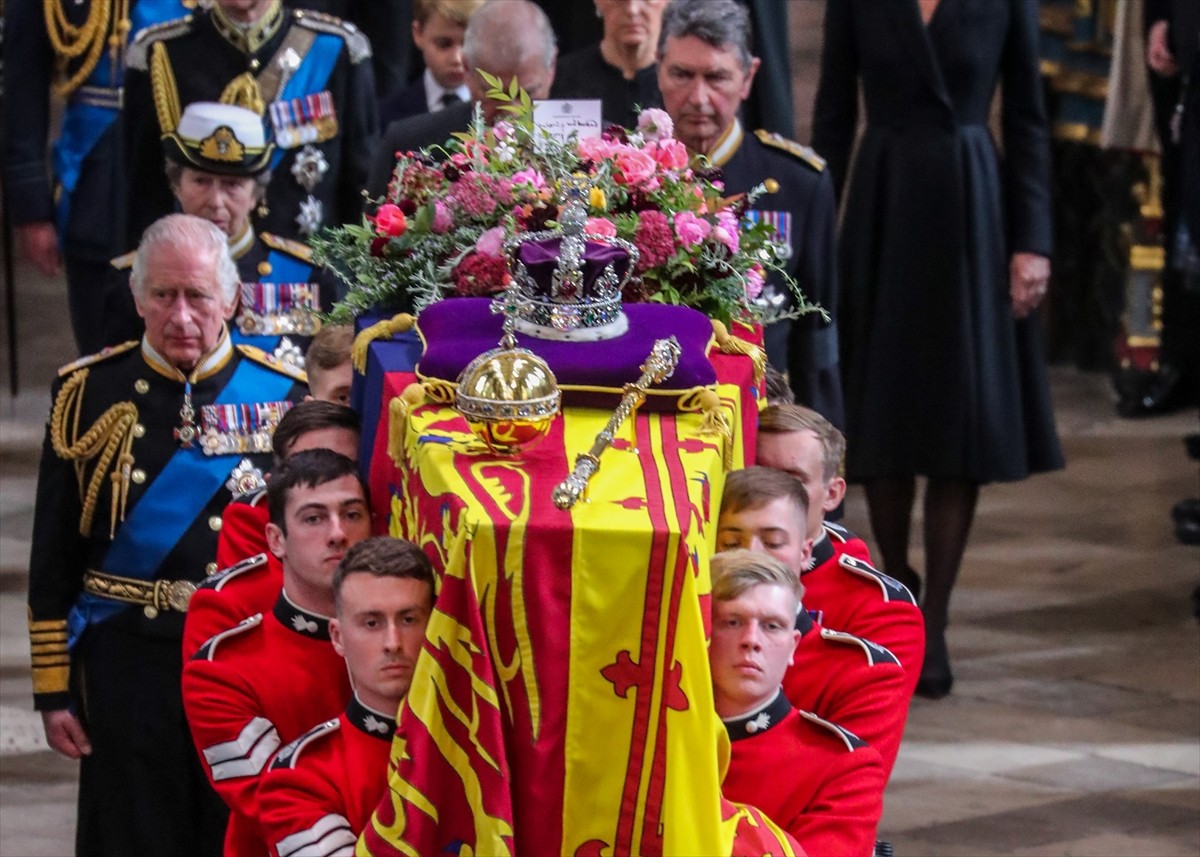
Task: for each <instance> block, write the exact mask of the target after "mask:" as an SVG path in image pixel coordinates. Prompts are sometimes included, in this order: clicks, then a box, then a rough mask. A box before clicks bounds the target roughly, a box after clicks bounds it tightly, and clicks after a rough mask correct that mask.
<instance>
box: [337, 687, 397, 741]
mask: <svg viewBox="0 0 1200 857" xmlns="http://www.w3.org/2000/svg"><path fill="white" fill-rule="evenodd" d="M346 719H347V720H349V721H350V722H351V723H353V724H354V725H355V726H356V727H357V728H358V729H359V731H360V732H366V733H367V734H368V735H370V736H371V737H373V738H380V739H382V740H384V741H391V740H392V735H393V734H394V733H395V731H396V721H395V719H393V718H392V717H389V716H388V715H386V714H384V713H382V712H380V711H376V710H375V709H374V708H368V707H367V706H365V705H364V704H363V703H362V701H361V700H360V699H359V698H358V696H357V694H356V695H354V696H352V697H350V704H349V705H347V706H346Z"/></svg>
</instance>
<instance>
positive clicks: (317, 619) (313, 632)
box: [274, 592, 329, 640]
mask: <svg viewBox="0 0 1200 857" xmlns="http://www.w3.org/2000/svg"><path fill="white" fill-rule="evenodd" d="M274 612H275V618H276V619H278V620H279V621H280V622H281V623H282V624H283V625H285V626H286V627H288V628H290V629H291V630H293V631H295V632H296V633H297V634H301V635H303V636H305V637H311V638H312V639H314V640H328V639H329V618H328V617H327V616H321V615H320V614H317V613H310V612H309V611H307V610H305V609H304V608H302V607H297V606H296V605H295V604H293V603H292V602H291V601H290V600H289V599H288V597H287V593H286V592H280V593H279V598H278V600H276V602H275V611H274Z"/></svg>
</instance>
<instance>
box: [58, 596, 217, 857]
mask: <svg viewBox="0 0 1200 857" xmlns="http://www.w3.org/2000/svg"><path fill="white" fill-rule="evenodd" d="M133 609H136V608H133ZM119 622H120V620H119V618H118V619H114V620H110V621H109V622H107V623H102V624H100V625H98V626H95V627H92V628H89V629H88V631H87V632H86V633H85V635H84V638H83V639H82V640H80V643H79V645H78V646H77V648H76V651H75V652H74V653H73V658H72V663H73V668H74V671H75V672H74V675H73V682H74V685H75V698H76V699H77V701H78V702H77V704H78V707H79V709H80V714H81V719H82V720H83V725H84V728H85V729H86V730H87V732H88V736H89V738H90V739H91V742H92V755H90V756H85V757H84V759H83V761H82V764H81V767H80V775H79V818H78V828H77V831H76V838H75V851H76V854H78V855H80V857H85V855H87V856H88V857H90V855H97V857H134V855H164V856H165V855H172V857H219V855H220V854H221V850H222V844H223V840H224V837H225V825H226V822H227V819H228V810H227V809H226V807H225V804H224V803H223V802H222V801H221V799H220V798H219V797H218V796H217V794H216V792H214V791H213V789H212V787H211V786H210V785H209V784H208V780H207V779H206V778H205V776H204V771H203V769H202V768H201V766H200V761H199V759H198V757H197V755H196V750H195V747H194V745H193V744H192V738H191V734H190V733H189V732H188V728H187V723H186V722H185V720H184V715H183V699H182V696H181V695H180V689H179V688H180V675H181V672H182V665H183V659H182V656H181V654H180V646H181V643H180V641H179V640H178V639H172V638H154V637H147V636H144V635H141V634H136V633H133V632H132V631H131V630H129V629H128V628H122V627H121V626H120V624H119Z"/></svg>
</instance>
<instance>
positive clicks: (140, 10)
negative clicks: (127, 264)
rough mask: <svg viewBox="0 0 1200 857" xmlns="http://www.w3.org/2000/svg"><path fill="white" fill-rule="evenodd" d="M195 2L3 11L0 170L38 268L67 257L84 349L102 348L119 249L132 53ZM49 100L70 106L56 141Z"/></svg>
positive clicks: (71, 3)
mask: <svg viewBox="0 0 1200 857" xmlns="http://www.w3.org/2000/svg"><path fill="white" fill-rule="evenodd" d="M195 5H196V0H8V2H7V3H4V4H3V15H4V39H3V50H4V70H5V73H6V74H5V77H6V80H7V82H8V90H9V91H8V98H7V99H6V100H5V103H4V110H3V111H2V114H3V115H2V117H0V118H2V119H3V134H2V136H0V139H2V141H3V148H2V150H0V164H3V174H4V199H5V209H6V214H7V215H8V218H9V221H10V222H11V223H12V225H13V227H14V228H15V231H16V233H17V237H18V239H19V240H18V243H19V244H20V245H21V246H22V248H23V249H24V250H25V251H26V253H27V254H28V255H29V256H30V258H31V260H32V261H34V262H35V264H37V265H38V266H39V267H43V266H44V265H46V264H49V260H48V259H46V258H45V255H46V254H48V255H49V256H52V257H55V258H57V257H58V256H59V255H60V254H61V258H62V261H63V262H64V263H65V268H66V275H67V299H68V305H69V308H70V313H71V328H72V331H73V333H74V335H75V342H76V344H77V345H78V347H79V350H80V353H83V354H90V353H92V352H94V351H96V350H98V349H99V348H100V347H101V345H102V344H103V343H102V342H101V339H100V326H99V324H98V323H97V322H98V320H99V318H100V313H101V310H102V309H103V306H104V291H103V290H102V289H101V288H99V285H100V284H101V283H103V282H104V273H105V267H106V265H107V263H108V259H109V258H111V257H112V255H113V254H114V253H118V252H120V251H121V249H122V245H123V241H122V238H123V235H122V233H121V227H120V224H121V223H122V221H123V214H124V211H123V202H124V196H123V194H121V193H118V188H120V187H121V177H120V171H119V165H120V147H119V144H118V134H117V131H118V123H117V114H118V112H119V111H120V109H121V98H122V85H123V83H124V73H125V52H126V46H127V44H128V42H129V41H130V40H131V39H132V38H133V37H134V35H135V34H136V33H137V32H138V31H139V30H140V29H142V28H144V27H147V26H150V25H152V24H156V23H159V22H161V21H165V20H168V19H171V18H177V17H179V16H180V15H184V14H186V13H187V12H188V10H189V9H190V8H191V7H193V6H195ZM51 95H54V96H55V97H56V98H61V99H63V101H64V102H65V103H64V105H63V109H62V114H61V117H62V118H61V124H60V125H59V127H58V128H57V131H56V136H54V137H53V140H52V141H51V133H52V132H51V130H50V123H51V120H52V118H53V117H54V115H55V113H54V112H53V111H52V110H51ZM51 142H52V143H53V148H52V154H51V157H50V158H49V159H47V157H46V152H47V149H50V148H51V146H50V145H49V144H50V143H51ZM39 235H40V236H41V237H40V239H38V238H36V237H35V236H39ZM35 247H40V248H41V249H40V250H38V249H35ZM43 269H44V268H43ZM44 270H45V269H44ZM47 273H49V271H47Z"/></svg>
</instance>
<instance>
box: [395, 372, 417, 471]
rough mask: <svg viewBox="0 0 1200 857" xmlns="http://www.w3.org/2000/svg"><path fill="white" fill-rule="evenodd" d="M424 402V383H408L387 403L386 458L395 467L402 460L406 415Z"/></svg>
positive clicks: (406, 423) (406, 428)
mask: <svg viewBox="0 0 1200 857" xmlns="http://www.w3.org/2000/svg"><path fill="white" fill-rule="evenodd" d="M424 403H425V385H424V384H419V383H417V384H409V385H408V386H407V387H405V388H404V392H402V393H401V394H400V395H399V396H396V397H394V398H393V399H392V400H391V401H390V402H389V403H388V449H387V451H388V458H390V459H391V460H392V463H393V464H395V465H396V466H397V467H399V466H400V464H401V462H403V461H404V434H405V432H406V431H407V430H408V415H409V414H411V413H412V411H413V408H416V407H418V406H420V405H422V404H424Z"/></svg>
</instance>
